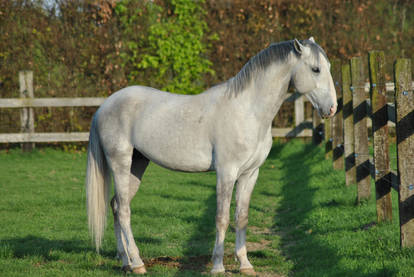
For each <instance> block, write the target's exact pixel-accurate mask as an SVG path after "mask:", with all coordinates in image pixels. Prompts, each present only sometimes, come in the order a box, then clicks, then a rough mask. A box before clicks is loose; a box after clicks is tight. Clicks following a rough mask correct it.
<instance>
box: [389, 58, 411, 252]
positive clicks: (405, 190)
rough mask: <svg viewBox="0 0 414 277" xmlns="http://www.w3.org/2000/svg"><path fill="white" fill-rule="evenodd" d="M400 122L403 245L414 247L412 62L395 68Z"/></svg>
mask: <svg viewBox="0 0 414 277" xmlns="http://www.w3.org/2000/svg"><path fill="white" fill-rule="evenodd" d="M394 73H395V76H394V78H395V79H394V81H395V84H396V85H395V110H396V120H397V161H398V162H397V164H398V175H399V177H400V189H399V213H400V231H401V237H400V238H401V246H402V247H412V246H414V158H413V157H414V93H413V87H412V86H410V85H411V84H412V80H411V60H409V59H399V60H397V62H396V63H395V68H394Z"/></svg>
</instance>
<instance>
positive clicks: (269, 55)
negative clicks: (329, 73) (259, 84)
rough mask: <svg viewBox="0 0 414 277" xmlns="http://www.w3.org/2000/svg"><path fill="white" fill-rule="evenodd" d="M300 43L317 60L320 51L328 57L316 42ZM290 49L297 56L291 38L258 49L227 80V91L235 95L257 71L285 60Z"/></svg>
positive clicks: (306, 41) (303, 41)
mask: <svg viewBox="0 0 414 277" xmlns="http://www.w3.org/2000/svg"><path fill="white" fill-rule="evenodd" d="M300 43H302V44H303V45H305V46H309V47H310V49H311V52H312V53H313V55H314V56H315V57H316V58H317V59H318V60H319V55H318V54H319V53H322V54H323V56H324V57H325V58H326V59H328V57H327V56H326V53H325V51H323V49H322V48H321V47H320V46H319V45H318V44H316V43H314V42H312V41H310V40H301V41H300ZM292 51H293V53H294V54H295V55H296V57H299V53H297V52H296V51H294V41H293V40H289V41H283V42H279V43H272V44H270V45H269V47H267V48H265V49H263V50H262V51H260V52H259V53H258V54H257V55H256V56H253V57H252V58H250V60H249V61H248V62H247V63H246V64H245V65H244V66H243V68H242V69H241V70H240V71H239V73H237V75H236V76H234V77H233V78H231V79H230V80H229V81H228V82H227V92H228V93H230V94H235V95H237V94H238V93H240V92H241V91H243V90H244V89H245V88H246V86H247V85H248V84H249V82H250V81H251V80H252V79H253V78H254V77H255V76H257V75H258V73H259V72H263V71H264V70H266V69H267V68H268V67H269V66H270V65H272V64H273V63H276V62H286V60H287V59H288V57H289V53H290V52H292Z"/></svg>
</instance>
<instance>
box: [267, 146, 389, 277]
mask: <svg viewBox="0 0 414 277" xmlns="http://www.w3.org/2000/svg"><path fill="white" fill-rule="evenodd" d="M285 146H286V145H285V144H277V145H275V146H274V147H273V149H272V151H271V153H270V155H269V158H273V159H278V160H279V161H280V162H281V163H282V166H281V168H280V170H281V171H282V173H283V176H284V177H283V181H282V185H283V188H282V190H281V195H282V197H283V200H282V201H281V203H280V207H279V208H278V212H277V215H276V217H275V226H274V227H275V230H280V232H279V234H280V236H281V240H282V253H283V255H284V256H286V257H288V258H289V259H290V260H291V261H292V262H293V267H292V269H291V274H292V275H295V276H364V277H367V276H393V275H394V274H395V272H391V269H384V270H382V271H379V272H373V273H369V274H364V273H362V272H360V271H357V270H349V269H348V268H344V267H343V266H341V259H342V257H341V254H340V253H339V252H338V249H333V248H331V247H329V246H327V245H326V244H324V243H323V241H321V239H320V238H319V239H318V238H316V237H315V236H314V235H313V234H311V233H312V230H306V222H307V220H308V216H309V213H310V211H311V210H312V209H314V208H315V204H314V203H313V201H312V200H313V198H314V197H315V193H316V191H317V190H318V188H315V186H312V185H311V184H310V179H311V178H319V177H320V178H321V179H322V177H323V176H324V175H325V174H326V171H325V172H323V170H320V171H319V170H318V169H316V168H312V165H313V164H312V163H317V162H320V161H322V159H323V154H321V152H320V151H321V150H320V149H319V148H318V147H316V146H314V145H312V144H304V145H303V144H298V148H299V147H300V148H301V149H300V150H294V151H291V152H288V151H284V147H285ZM282 152H283V153H282ZM286 152H288V153H286ZM281 155H283V157H282V158H281V157H280V156H281ZM315 169H316V170H315ZM338 205H341V204H340V203H338V202H336V201H331V202H329V203H326V204H322V206H325V207H331V206H333V207H334V206H338ZM344 208H346V207H344ZM350 243H352V242H350Z"/></svg>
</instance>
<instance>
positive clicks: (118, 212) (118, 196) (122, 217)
mask: <svg viewBox="0 0 414 277" xmlns="http://www.w3.org/2000/svg"><path fill="white" fill-rule="evenodd" d="M129 157H130V156H129ZM129 160H130V166H129V167H128V163H125V164H123V162H120V164H123V165H122V166H118V167H117V166H115V168H117V169H115V170H113V171H114V179H115V196H114V197H113V198H112V201H111V207H112V211H113V215H114V229H115V236H116V240H117V250H118V256H119V257H120V258H121V259H122V264H123V267H122V268H123V270H124V271H132V272H134V273H137V274H143V273H145V272H146V270H145V267H144V263H143V261H142V259H141V258H140V256H139V250H138V247H137V246H136V244H135V240H134V237H133V235H132V230H131V224H130V215H131V210H130V202H131V200H132V198H133V197H134V195H135V194H136V192H137V191H138V189H139V185H140V183H141V179H142V176H143V174H144V172H145V169H146V168H147V166H148V163H149V160H148V159H146V158H145V157H144V156H142V155H141V154H140V153H139V152H138V151H136V150H133V155H132V160H131V158H129ZM115 163H117V162H115ZM125 168H127V169H128V168H129V170H128V171H126V170H125Z"/></svg>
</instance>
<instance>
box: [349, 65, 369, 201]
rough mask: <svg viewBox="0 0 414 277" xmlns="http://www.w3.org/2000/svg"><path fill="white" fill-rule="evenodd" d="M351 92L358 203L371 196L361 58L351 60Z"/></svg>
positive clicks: (363, 77) (365, 104) (363, 76)
mask: <svg viewBox="0 0 414 277" xmlns="http://www.w3.org/2000/svg"><path fill="white" fill-rule="evenodd" d="M351 84H352V87H351V90H352V107H353V115H354V143H355V166H356V181H357V191H358V199H357V200H358V202H361V201H362V200H364V199H369V198H370V196H371V180H370V163H369V152H368V128H367V103H366V96H365V88H364V84H365V75H364V68H363V62H362V58H361V57H354V58H352V59H351Z"/></svg>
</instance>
